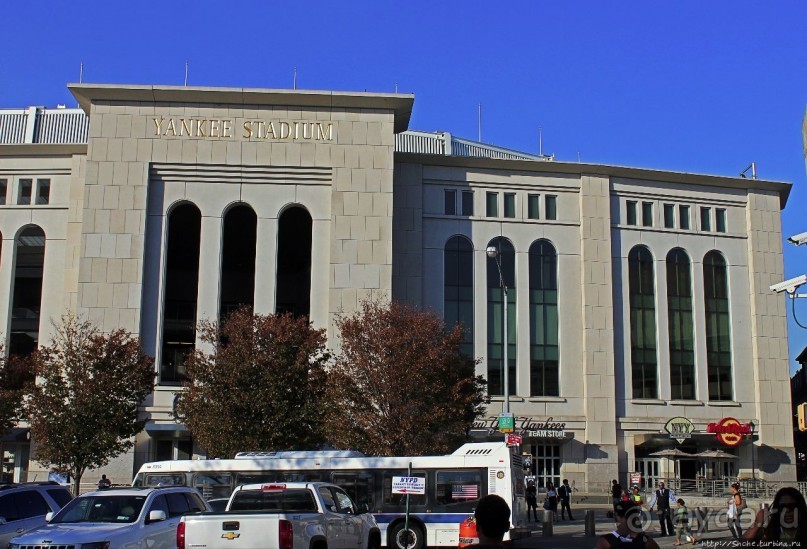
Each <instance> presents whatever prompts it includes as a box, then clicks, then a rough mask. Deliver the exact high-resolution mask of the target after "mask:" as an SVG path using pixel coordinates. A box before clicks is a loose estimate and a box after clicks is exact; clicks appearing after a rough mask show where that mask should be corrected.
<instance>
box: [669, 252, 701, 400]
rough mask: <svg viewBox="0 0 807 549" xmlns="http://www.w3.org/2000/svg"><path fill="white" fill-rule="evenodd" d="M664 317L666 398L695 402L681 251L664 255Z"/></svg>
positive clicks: (688, 282)
mask: <svg viewBox="0 0 807 549" xmlns="http://www.w3.org/2000/svg"><path fill="white" fill-rule="evenodd" d="M667 315H668V331H669V339H670V396H671V398H672V399H673V400H692V399H694V398H695V341H694V326H693V317H692V273H691V269H690V262H689V256H688V255H687V254H686V252H685V251H684V250H682V249H681V248H674V249H673V250H670V253H668V254H667Z"/></svg>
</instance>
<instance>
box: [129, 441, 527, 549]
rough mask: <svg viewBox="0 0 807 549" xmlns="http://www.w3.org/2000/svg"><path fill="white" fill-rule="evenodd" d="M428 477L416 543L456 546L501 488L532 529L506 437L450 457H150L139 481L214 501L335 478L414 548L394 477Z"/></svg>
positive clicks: (400, 547) (385, 537)
mask: <svg viewBox="0 0 807 549" xmlns="http://www.w3.org/2000/svg"><path fill="white" fill-rule="evenodd" d="M410 464H411V467H412V474H411V476H413V477H425V479H426V494H425V495H410V496H409V497H410V502H409V505H410V517H409V524H410V538H409V544H408V545H409V549H423V547H424V546H429V547H437V546H448V545H450V546H453V547H456V546H457V543H458V540H459V524H460V522H462V521H463V520H465V519H466V518H468V516H470V515H471V514H473V511H474V508H475V507H476V503H477V501H479V498H481V497H482V496H485V495H487V494H497V495H499V496H501V497H502V498H504V500H505V501H507V502H508V503H509V504H510V509H511V519H510V522H511V524H512V526H513V528H514V529H515V530H514V531H513V532H512V537H516V535H517V534H521V533H523V532H525V531H526V530H525V524H524V520H525V517H526V501H525V488H524V470H523V468H522V461H521V456H520V455H518V454H517V453H514V452H512V451H511V449H510V448H508V447H507V445H506V444H505V443H503V442H488V443H469V444H465V445H463V446H462V447H460V448H459V449H458V450H457V451H455V452H454V453H453V454H449V455H446V456H413V457H367V456H365V455H364V454H362V453H360V452H353V451H338V450H336V451H313V452H302V451H300V452H296V451H292V452H241V453H239V454H237V455H236V457H235V458H234V459H210V460H180V461H158V462H153V463H146V464H145V465H143V466H142V467H141V468H140V471H139V472H138V473H137V476H135V479H134V482H133V483H132V484H133V485H134V486H159V485H162V486H169V485H181V486H193V487H195V488H198V489H199V491H200V492H202V494H203V495H204V496H205V498H207V499H213V498H223V497H228V496H229V495H230V493H231V492H232V491H233V489H234V488H235V487H236V486H239V485H241V484H256V483H265V482H284V481H285V482H299V481H302V482H315V481H327V482H333V483H334V484H338V485H339V486H341V487H342V488H344V489H345V490H346V491H347V492H348V493H349V494H350V495H351V496H352V497H353V499H354V501H355V502H356V503H357V504H358V505H359V507H360V508H361V507H365V506H366V507H365V508H366V509H369V510H370V511H371V512H372V513H373V514H374V515H375V518H376V521H377V522H378V525H379V527H380V528H381V540H382V543H385V544H386V545H387V546H388V547H391V548H393V549H406V545H407V543H406V539H407V538H406V533H405V532H404V514H405V510H406V496H402V495H399V494H393V493H392V477H394V476H410V475H409V473H408V469H409V466H410Z"/></svg>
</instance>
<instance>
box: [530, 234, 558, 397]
mask: <svg viewBox="0 0 807 549" xmlns="http://www.w3.org/2000/svg"><path fill="white" fill-rule="evenodd" d="M529 255H530V395H532V396H559V395H560V383H559V379H558V357H559V352H558V254H557V252H555V247H554V246H552V244H550V243H549V242H548V241H546V240H537V241H535V242H533V244H532V246H530V254H529Z"/></svg>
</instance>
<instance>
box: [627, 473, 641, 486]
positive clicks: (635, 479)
mask: <svg viewBox="0 0 807 549" xmlns="http://www.w3.org/2000/svg"><path fill="white" fill-rule="evenodd" d="M628 478H629V482H630V485H631V486H641V485H642V473H641V471H633V472H631V473H630V475H629V477H628Z"/></svg>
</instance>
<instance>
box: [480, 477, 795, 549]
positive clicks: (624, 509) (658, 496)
mask: <svg viewBox="0 0 807 549" xmlns="http://www.w3.org/2000/svg"><path fill="white" fill-rule="evenodd" d="M614 482H615V483H616V481H614ZM564 485H567V483H566V482H565V481H564ZM532 487H534V482H533V483H532ZM528 490H529V487H528ZM536 493H537V490H536ZM536 497H537V496H536ZM673 503H675V505H676V506H677V507H676V509H675V513H674V514H673V513H672V511H671V509H672V504H673ZM727 504H728V505H729V511H727V514H731V509H732V508H733V510H734V513H735V515H734V516H729V519H732V518H735V517H736V523H735V524H733V525H732V523H731V522H730V523H729V524H730V526H729V529H730V531H731V533H732V536H736V537H735V540H734V544H733V545H732V546H745V547H754V546H759V547H772V546H776V547H807V503H805V499H804V496H803V495H802V494H801V493H800V492H799V491H798V490H796V489H795V488H791V487H786V488H782V489H780V490H779V491H778V492H777V493H776V495H775V496H774V498H773V502H772V503H771V506H770V508H768V509H760V510H759V511H758V512H757V514H756V516H755V518H754V522H753V523H752V525H751V527H750V528H748V529H747V530H746V531H745V532H744V533H743V532H742V530H741V529H738V528H739V519H740V517H741V516H742V512H743V509H745V508H747V504H746V503H745V497H743V495H742V494H741V493H740V485H739V484H734V485H732V496H731V498H730V499H729V500H728V502H727ZM654 507H655V508H656V509H658V516H659V523H660V525H661V531H662V536H664V535H671V533H672V526H673V524H675V526H676V536H677V539H676V545H680V544H681V537H682V535H683V534H688V535H690V539H691V541H692V542H693V543H694V542H695V541H696V540H695V538H694V537H691V532H690V531H689V524H688V522H689V511H688V510H687V508H686V505H685V503H684V500H683V499H681V498H675V496H674V495H673V494H672V492H671V491H670V490H669V489H668V488H666V487H665V486H664V483H663V482H660V483H659V486H658V489H657V490H656V491H655V492H654V495H653V498H652V500H651V502H650V509H651V511H652V509H653V508H654ZM613 513H614V523H615V528H614V530H613V531H611V532H609V533H607V534H605V535H603V536H600V537H599V539H598V540H597V546H596V549H619V548H626V547H631V548H644V549H658V548H659V545H658V543H656V542H655V541H654V540H653V539H652V538H651V537H650V536H649V535H648V534H647V533H646V532H645V530H644V520H643V516H642V515H643V511H642V503H638V502H636V501H635V500H628V501H622V500H621V490H620V499H619V501H615V502H614V510H613ZM671 515H672V516H671ZM474 516H475V519H476V528H477V534H478V538H479V544H478V545H476V546H471V547H482V548H490V547H501V546H502V545H503V538H504V535H505V534H506V533H507V531H508V530H509V528H510V509H509V507H508V505H507V502H505V501H504V500H503V499H502V498H500V497H499V496H497V495H494V494H491V495H487V496H485V497H483V498H482V499H481V500H479V504H478V505H477V508H476V511H475V512H474ZM673 517H674V519H673ZM536 520H537V511H536Z"/></svg>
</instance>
